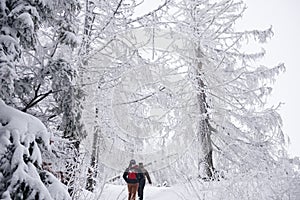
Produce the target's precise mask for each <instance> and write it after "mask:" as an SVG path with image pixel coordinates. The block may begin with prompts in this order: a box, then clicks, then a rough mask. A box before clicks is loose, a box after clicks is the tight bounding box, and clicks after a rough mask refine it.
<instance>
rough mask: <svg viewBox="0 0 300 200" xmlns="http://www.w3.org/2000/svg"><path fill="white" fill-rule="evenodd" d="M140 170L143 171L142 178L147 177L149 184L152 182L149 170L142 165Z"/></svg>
mask: <svg viewBox="0 0 300 200" xmlns="http://www.w3.org/2000/svg"><path fill="white" fill-rule="evenodd" d="M140 170H141V172H142V179H145V178H147V180H148V183H149V184H152V181H151V178H150V176H149V173H148V171H147V170H146V169H145V168H144V167H140Z"/></svg>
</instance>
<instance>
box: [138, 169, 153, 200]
mask: <svg viewBox="0 0 300 200" xmlns="http://www.w3.org/2000/svg"><path fill="white" fill-rule="evenodd" d="M139 168H140V170H141V172H142V178H141V179H140V182H139V188H138V197H139V200H143V198H144V188H145V184H146V178H147V180H148V183H149V184H152V182H151V178H150V176H149V173H148V171H147V170H146V169H145V168H144V165H143V163H139Z"/></svg>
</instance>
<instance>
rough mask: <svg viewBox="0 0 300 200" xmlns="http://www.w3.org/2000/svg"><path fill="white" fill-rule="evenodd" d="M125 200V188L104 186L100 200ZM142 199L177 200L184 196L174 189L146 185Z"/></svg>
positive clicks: (123, 186) (122, 186)
mask: <svg viewBox="0 0 300 200" xmlns="http://www.w3.org/2000/svg"><path fill="white" fill-rule="evenodd" d="M102 199H103V200H112V199H115V200H125V199H127V188H126V186H125V185H106V187H105V188H104V192H103V195H102V196H101V200H102ZM144 199H145V200H148V199H151V200H167V199H172V200H177V199H178V200H179V199H184V195H183V194H181V192H180V190H176V188H175V187H155V186H149V185H146V187H145V190H144Z"/></svg>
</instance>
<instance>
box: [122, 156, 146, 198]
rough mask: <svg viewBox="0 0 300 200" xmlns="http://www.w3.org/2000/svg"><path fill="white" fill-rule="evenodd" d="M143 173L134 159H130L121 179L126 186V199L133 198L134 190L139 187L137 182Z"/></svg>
mask: <svg viewBox="0 0 300 200" xmlns="http://www.w3.org/2000/svg"><path fill="white" fill-rule="evenodd" d="M142 177H143V174H142V172H141V170H140V168H139V166H138V165H136V162H135V160H133V159H132V160H130V163H129V166H128V167H127V168H126V170H125V172H124V173H123V179H124V180H125V181H126V183H127V188H128V200H135V197H136V192H137V190H138V187H139V182H140V180H141V179H142Z"/></svg>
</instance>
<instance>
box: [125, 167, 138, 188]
mask: <svg viewBox="0 0 300 200" xmlns="http://www.w3.org/2000/svg"><path fill="white" fill-rule="evenodd" d="M129 173H135V174H136V178H135V179H130V178H129ZM142 178H143V173H142V171H141V170H140V168H139V167H138V166H137V165H134V166H129V167H128V168H126V170H125V172H124V173H123V179H124V180H125V181H126V183H133V184H134V183H139V182H140V180H141V179H142Z"/></svg>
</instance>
